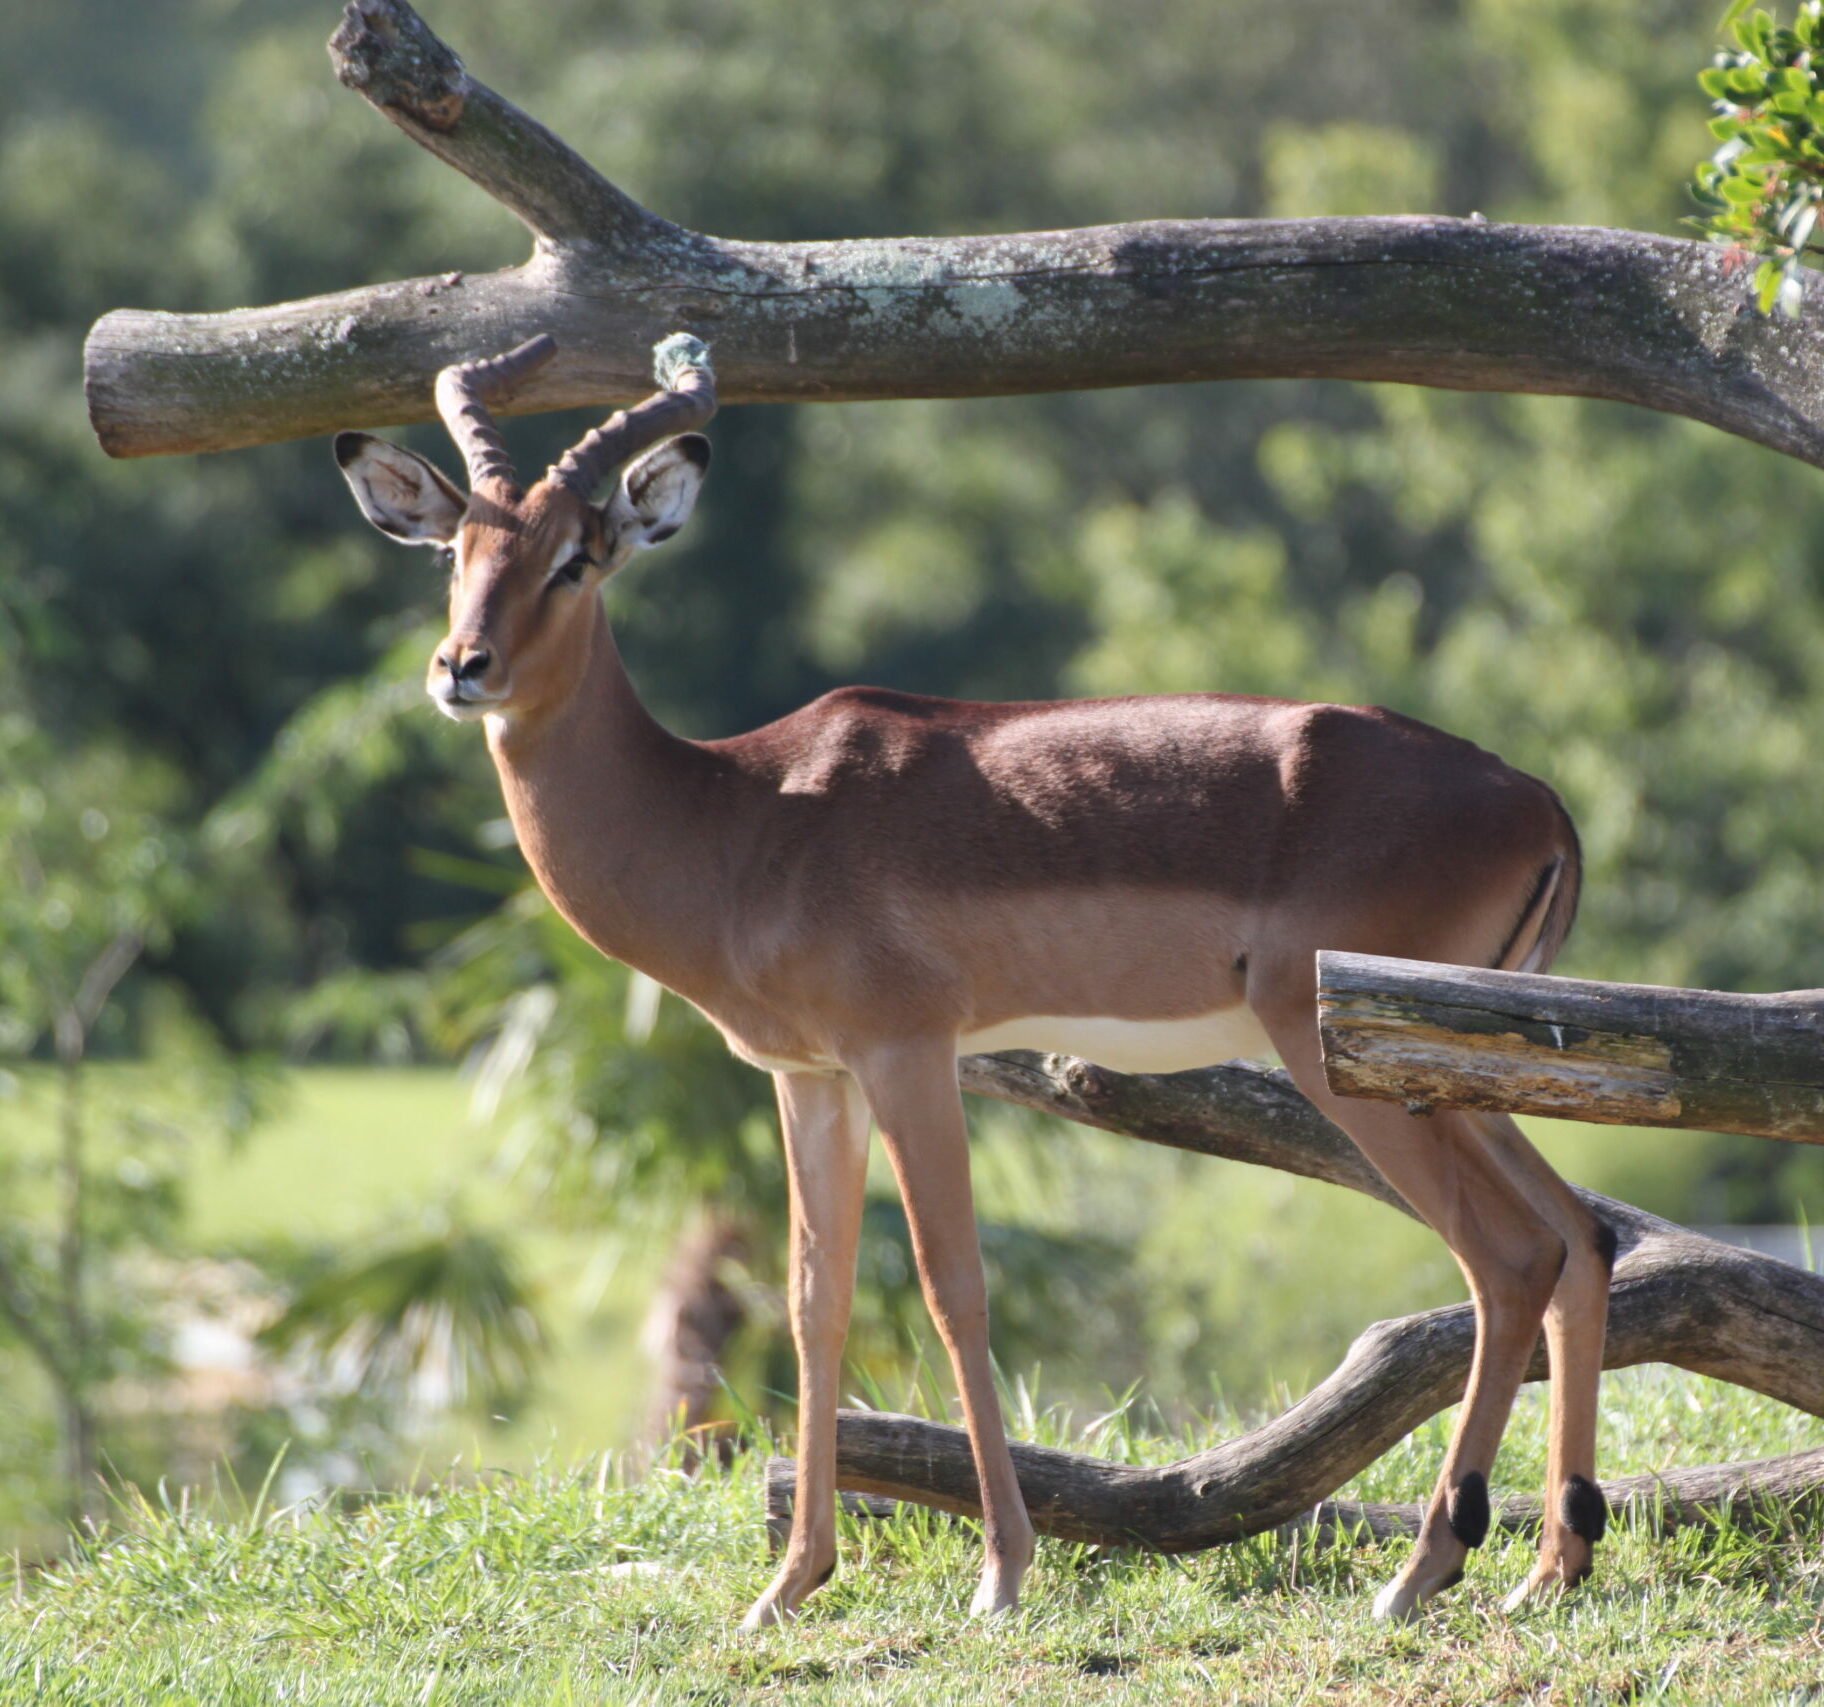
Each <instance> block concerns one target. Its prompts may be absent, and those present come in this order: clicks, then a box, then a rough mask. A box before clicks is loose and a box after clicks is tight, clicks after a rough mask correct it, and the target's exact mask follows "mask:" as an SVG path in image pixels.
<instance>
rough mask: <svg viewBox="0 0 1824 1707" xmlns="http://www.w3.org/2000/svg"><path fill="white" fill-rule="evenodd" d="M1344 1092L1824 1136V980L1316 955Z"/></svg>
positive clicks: (1328, 1064) (1331, 1070)
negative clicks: (1652, 977)
mask: <svg viewBox="0 0 1824 1707" xmlns="http://www.w3.org/2000/svg"><path fill="white" fill-rule="evenodd" d="M1317 972H1318V984H1317V1014H1318V1025H1319V1028H1320V1030H1321V1032H1322V1034H1323V1043H1324V1073H1325V1076H1326V1078H1328V1080H1329V1082H1330V1088H1331V1089H1332V1090H1334V1091H1338V1092H1340V1093H1342V1094H1343V1095H1344V1096H1355V1097H1379V1098H1382V1099H1384V1100H1387V1101H1391V1102H1406V1103H1415V1104H1423V1105H1426V1106H1430V1105H1433V1104H1439V1103H1442V1104H1447V1105H1449V1106H1451V1107H1455V1108H1484V1109H1510V1110H1513V1111H1515V1112H1517V1113H1521V1114H1551V1115H1568V1116H1569V1117H1570V1118H1571V1119H1573V1120H1590V1121H1599V1122H1603V1123H1607V1124H1611V1125H1624V1126H1691V1127H1696V1128H1698V1129H1699V1130H1700V1131H1705V1132H1743V1133H1752V1134H1753V1135H1755V1136H1756V1137H1761V1138H1785V1139H1790V1140H1791V1141H1793V1142H1795V1143H1801V1144H1824V990H1787V991H1785V992H1783V993H1781V994H1777V995H1751V996H1739V995H1734V994H1725V993H1724V992H1722V991H1720V990H1676V989H1664V988H1661V987H1660V986H1658V985H1653V984H1609V983H1601V982H1598V981H1597V980H1595V979H1589V978H1551V977H1546V976H1544V975H1542V974H1539V973H1528V972H1492V971H1489V970H1487V969H1486V968H1483V967H1475V966H1440V965H1437V964H1435V963H1433V962H1431V961H1425V960H1392V959H1386V958H1383V957H1382V956H1380V955H1373V954H1338V953H1334V952H1330V951H1326V952H1324V953H1322V954H1319V955H1318V957H1317Z"/></svg>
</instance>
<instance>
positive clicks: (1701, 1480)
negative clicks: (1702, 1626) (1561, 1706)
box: [765, 1446, 1824, 1547]
mask: <svg viewBox="0 0 1824 1707" xmlns="http://www.w3.org/2000/svg"><path fill="white" fill-rule="evenodd" d="M1015 1450H1016V1451H1018V1450H1019V1449H1018V1448H1016V1449H1015ZM797 1490H798V1466H797V1465H796V1464H794V1463H793V1462H792V1460H791V1459H789V1458H772V1459H769V1460H768V1461H767V1466H766V1484H765V1498H766V1529H767V1534H768V1536H769V1537H770V1538H771V1540H772V1542H773V1544H774V1545H775V1546H776V1547H782V1546H784V1545H785V1542H786V1539H787V1537H788V1536H789V1535H790V1534H791V1527H792V1502H793V1500H794V1499H795V1498H796V1497H797ZM1602 1491H1603V1494H1604V1497H1605V1498H1606V1499H1607V1500H1608V1502H1609V1510H1610V1512H1611V1513H1612V1514H1613V1515H1614V1517H1615V1518H1616V1519H1617V1520H1618V1521H1619V1522H1622V1523H1628V1524H1647V1525H1650V1526H1651V1527H1652V1528H1653V1529H1654V1531H1655V1532H1657V1533H1659V1534H1662V1535H1663V1534H1669V1533H1671V1532H1672V1531H1673V1530H1675V1529H1684V1528H1687V1527H1690V1526H1692V1525H1697V1526H1699V1527H1716V1526H1718V1525H1722V1524H1726V1525H1728V1526H1729V1527H1731V1528H1736V1529H1754V1530H1768V1529H1772V1530H1780V1529H1784V1528H1786V1527H1788V1526H1789V1525H1790V1524H1791V1522H1792V1520H1793V1519H1794V1518H1795V1517H1808V1516H1811V1515H1812V1514H1814V1513H1815V1512H1816V1511H1817V1510H1818V1508H1819V1506H1820V1504H1821V1503H1824V1447H1815V1446H1814V1447H1813V1448H1811V1449H1810V1450H1809V1451H1807V1452H1789V1453H1786V1454H1785V1455H1784V1456H1782V1457H1779V1458H1757V1459H1754V1460H1753V1461H1751V1462H1746V1463H1740V1464H1698V1465H1691V1466H1687V1467H1685V1468H1681V1469H1672V1470H1664V1471H1658V1472H1652V1473H1649V1474H1647V1475H1641V1476H1618V1477H1616V1478H1615V1479H1614V1480H1613V1481H1609V1482H1604V1483H1603V1484H1602ZM901 1503H902V1502H901V1501H899V1500H896V1499H891V1498H889V1497H888V1496H886V1495H884V1494H860V1493H845V1494H843V1496H842V1506H843V1509H844V1510H845V1511H846V1512H848V1513H849V1514H850V1515H851V1516H853V1517H860V1518H865V1519H872V1520H874V1521H881V1520H884V1519H888V1518H891V1517H893V1516H895V1515H896V1514H897V1512H898V1511H899V1508H900V1505H901ZM911 1503H919V1502H916V1501H914V1502H911ZM1544 1507H1545V1502H1544V1501H1543V1500H1540V1499H1537V1498H1535V1497H1531V1496H1527V1495H1512V1496H1510V1497H1508V1498H1506V1499H1503V1500H1501V1501H1499V1502H1497V1504H1496V1505H1495V1508H1494V1516H1493V1522H1494V1526H1495V1527H1496V1528H1497V1529H1500V1530H1504V1531H1506V1532H1508V1533H1510V1534H1519V1535H1533V1534H1536V1533H1537V1532H1538V1529H1539V1523H1540V1519H1541V1518H1542V1517H1543V1516H1544ZM969 1515H974V1514H973V1513H970V1514H969ZM1424 1520H1425V1507H1424V1506H1422V1505H1420V1504H1418V1503H1417V1502H1416V1501H1415V1502H1413V1503H1411V1504H1408V1505H1387V1504H1383V1503H1380V1502H1378V1501H1373V1500H1320V1501H1319V1502H1318V1504H1317V1505H1316V1506H1314V1507H1313V1508H1312V1509H1311V1510H1310V1511H1309V1512H1306V1513H1304V1514H1302V1515H1301V1517H1299V1518H1296V1519H1294V1520H1292V1521H1291V1522H1289V1523H1286V1524H1282V1525H1281V1526H1280V1528H1281V1532H1282V1533H1285V1534H1288V1535H1296V1534H1298V1533H1300V1532H1302V1531H1303V1530H1305V1529H1306V1528H1307V1526H1310V1527H1315V1529H1316V1531H1317V1536H1318V1539H1319V1540H1320V1541H1328V1540H1332V1539H1336V1538H1352V1537H1357V1536H1362V1537H1366V1538H1367V1539H1369V1540H1372V1541H1392V1540H1397V1539H1399V1538H1401V1537H1403V1536H1412V1535H1417V1534H1418V1532H1419V1528H1420V1526H1421V1525H1422V1524H1423V1522H1424Z"/></svg>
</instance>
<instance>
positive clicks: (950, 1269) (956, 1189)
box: [856, 1037, 1033, 1616]
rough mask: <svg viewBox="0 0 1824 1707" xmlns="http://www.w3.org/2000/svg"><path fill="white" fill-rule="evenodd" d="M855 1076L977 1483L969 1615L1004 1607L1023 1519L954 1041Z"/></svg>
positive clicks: (879, 1056)
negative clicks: (907, 1232)
mask: <svg viewBox="0 0 1824 1707" xmlns="http://www.w3.org/2000/svg"><path fill="white" fill-rule="evenodd" d="M856 1074H857V1077H858V1078H860V1080H861V1085H862V1089H863V1090H864V1091H865V1092H866V1093H867V1098H868V1101H869V1103H870V1104H871V1105H872V1107H873V1110H874V1118H875V1120H876V1121H877V1122H878V1123H879V1125H880V1135H881V1140H882V1142H883V1143H885V1145H886V1147H887V1156H888V1159H889V1160H890V1161H891V1162H892V1164H893V1172H894V1174H895V1176H896V1177H897V1178H898V1180H899V1190H900V1195H901V1197H903V1198H904V1200H905V1205H906V1220H907V1222H908V1224H909V1225H910V1227H911V1232H912V1250H913V1254H914V1255H915V1256H916V1258H917V1259H918V1275H919V1279H920V1281H921V1282H922V1283H923V1285H924V1290H925V1302H926V1304H927V1305H928V1306H929V1308H930V1311H931V1318H932V1320H933V1321H934V1322H936V1324H937V1331H938V1333H939V1334H940V1335H942V1337H943V1341H944V1346H945V1348H946V1349H947V1350H948V1351H949V1353H950V1364H951V1368H952V1369H953V1370H954V1371H955V1374H956V1385H957V1389H958V1391H959V1393H960V1394H961V1396H962V1401H963V1421H964V1423H965V1424H966V1425H967V1427H968V1430H969V1444H970V1447H971V1449H972V1450H973V1452H974V1454H975V1473H976V1477H977V1479H978V1481H979V1482H980V1484H981V1493H982V1529H983V1539H984V1542H985V1545H986V1550H987V1559H986V1561H985V1562H984V1565H983V1568H982V1581H981V1586H980V1587H979V1588H978V1589H977V1590H976V1593H975V1599H974V1601H973V1602H972V1603H971V1605H970V1608H969V1611H970V1614H971V1616H980V1615H984V1614H990V1613H997V1612H1008V1611H1011V1610H1012V1609H1013V1608H1014V1607H1015V1606H1016V1605H1017V1604H1018V1603H1019V1598H1020V1582H1021V1580H1022V1579H1023V1578H1024V1576H1025V1575H1026V1567H1027V1566H1028V1565H1030V1564H1031V1563H1032V1542H1033V1536H1032V1522H1031V1520H1030V1519H1029V1518H1028V1517H1027V1515H1026V1502H1025V1499H1024V1498H1023V1496H1022V1495H1021V1493H1020V1484H1019V1481H1018V1479H1017V1478H1016V1477H1015V1475H1014V1473H1013V1458H1012V1455H1011V1454H1010V1453H1009V1452H1008V1450H1007V1431H1006V1429H1005V1427H1004V1426H1003V1424H1002V1421H1001V1408H1000V1400H999V1399H998V1397H997V1396H996V1394H995V1390H994V1370H993V1366H992V1364H991V1363H990V1361H989V1356H988V1287H987V1282H986V1280H985V1278H984V1277H983V1274H982V1249H981V1241H980V1239H979V1238H978V1237H977V1234H976V1228H975V1200H974V1195H973V1193H972V1191H971V1188H970V1183H969V1129H968V1126H967V1124H966V1123H965V1121H964V1119H963V1102H962V1095H961V1093H960V1091H959V1090H958V1088H957V1081H956V1044H955V1039H954V1038H950V1037H944V1038H940V1039H935V1040H932V1041H930V1042H925V1043H919V1044H907V1045H901V1046H898V1047H895V1048H891V1049H883V1050H879V1051H876V1052H874V1053H873V1054H872V1055H870V1056H869V1057H868V1058H867V1060H866V1061H865V1062H862V1063H860V1064H858V1065H857V1068H856Z"/></svg>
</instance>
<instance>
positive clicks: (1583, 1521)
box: [1470, 1114, 1615, 1612]
mask: <svg viewBox="0 0 1824 1707" xmlns="http://www.w3.org/2000/svg"><path fill="white" fill-rule="evenodd" d="M1470 1118H1471V1119H1473V1120H1474V1121H1475V1122H1476V1124H1477V1125H1478V1127H1479V1128H1480V1130H1481V1133H1482V1136H1483V1139H1484V1141H1485V1142H1486V1143H1487V1145H1488V1148H1489V1151H1490V1153H1491V1154H1493V1156H1494V1157H1495V1159H1496V1161H1497V1162H1498V1163H1500V1165H1501V1166H1502V1167H1503V1168H1504V1169H1505V1170H1506V1171H1507V1173H1508V1175H1509V1177H1510V1178H1511V1179H1512V1180H1513V1181H1514V1183H1515V1184H1516V1185H1517V1186H1519V1188H1520V1189H1521V1190H1522V1191H1523V1192H1525V1193H1526V1195H1527V1197H1528V1199H1529V1200H1530V1201H1531V1202H1532V1204H1533V1206H1534V1208H1536V1209H1537V1210H1538V1211H1539V1212H1540V1213H1541V1214H1542V1215H1544V1216H1545V1217H1546V1219H1547V1220H1549V1221H1550V1222H1551V1223H1552V1225H1553V1226H1554V1227H1555V1228H1556V1229H1557V1230H1558V1232H1559V1234H1560V1235H1561V1236H1562V1237H1563V1239H1564V1242H1565V1247H1566V1252H1567V1254H1566V1257H1565V1263H1564V1272H1563V1273H1562V1274H1561V1275H1560V1276H1559V1277H1558V1285H1557V1288H1556V1289H1555V1290H1554V1291H1553V1293H1552V1299H1551V1302H1550V1303H1549V1304H1548V1305H1547V1306H1546V1311H1545V1349H1546V1355H1547V1357H1548V1358H1549V1360H1550V1362H1551V1367H1552V1409H1551V1419H1550V1422H1549V1424H1548V1431H1547V1432H1548V1444H1547V1453H1546V1470H1545V1521H1544V1524H1543V1525H1542V1528H1541V1533H1540V1540H1539V1563H1538V1564H1537V1565H1536V1566H1535V1567H1534V1568H1533V1571H1532V1574H1531V1575H1530V1576H1528V1577H1527V1579H1526V1581H1525V1582H1523V1583H1521V1584H1520V1586H1519V1587H1518V1588H1517V1589H1515V1590H1514V1592H1513V1593H1512V1594H1511V1595H1509V1596H1508V1599H1507V1608H1508V1610H1509V1611H1510V1612H1511V1611H1513V1610H1515V1609H1516V1608H1517V1607H1519V1606H1521V1605H1522V1604H1524V1603H1525V1602H1526V1601H1528V1600H1531V1599H1534V1598H1538V1597H1542V1596H1545V1595H1550V1594H1556V1593H1559V1592H1561V1591H1562V1590H1564V1589H1567V1588H1574V1587H1576V1586H1577V1584H1579V1583H1581V1582H1582V1581H1583V1580H1584V1578H1585V1577H1587V1576H1588V1575H1589V1574H1590V1570H1591V1567H1592V1565H1593V1563H1594V1557H1595V1549H1596V1543H1597V1542H1598V1541H1600V1540H1601V1539H1602V1535H1603V1530H1604V1529H1605V1528H1606V1527H1607V1524H1608V1505H1607V1502H1606V1501H1605V1500H1604V1498H1603V1495H1602V1487H1601V1484H1600V1483H1598V1482H1597V1480H1596V1415H1597V1400H1598V1395H1599V1390H1600V1387H1601V1383H1602V1348H1603V1341H1604V1339H1605V1337H1606V1336H1607V1332H1608V1314H1609V1274H1610V1270H1611V1269H1612V1268H1613V1267H1614V1263H1615V1234H1614V1232H1613V1230H1612V1229H1611V1228H1609V1227H1608V1226H1607V1225H1605V1224H1604V1223H1603V1222H1602V1220H1600V1219H1599V1218H1598V1216H1597V1215H1596V1214H1595V1213H1594V1212H1593V1211H1592V1210H1591V1209H1590V1208H1589V1207H1588V1206H1587V1205H1586V1204H1585V1203H1584V1202H1583V1200H1582V1199H1581V1198H1580V1197H1578V1195H1577V1194H1576V1193H1575V1192H1574V1191H1572V1190H1571V1188H1570V1187H1569V1186H1568V1185H1567V1184H1566V1183H1565V1182H1564V1180H1563V1179H1562V1178H1561V1177H1560V1176H1559V1174H1558V1172H1557V1170H1556V1169H1554V1168H1553V1167H1552V1165H1551V1163H1550V1162H1548V1161H1547V1160H1546V1159H1545V1158H1544V1157H1543V1156H1542V1155H1540V1154H1539V1152H1538V1151H1537V1150H1536V1149H1534V1148H1533V1146H1532V1143H1531V1142H1530V1140H1529V1139H1528V1138H1527V1136H1526V1134H1525V1133H1523V1132H1522V1131H1521V1130H1520V1128H1519V1127H1518V1126H1517V1125H1516V1124H1515V1123H1514V1122H1513V1121H1512V1120H1510V1119H1509V1118H1508V1117H1507V1116H1506V1115H1504V1114H1484V1115H1475V1116H1471V1117H1470Z"/></svg>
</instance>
